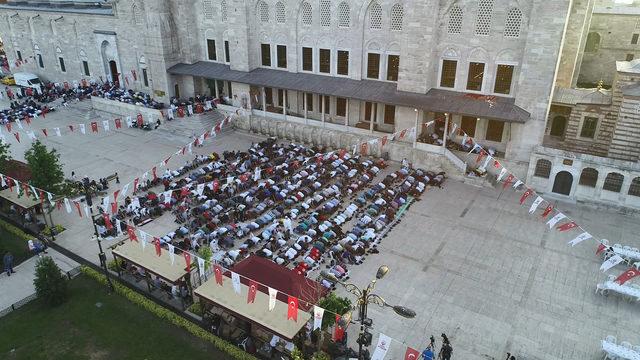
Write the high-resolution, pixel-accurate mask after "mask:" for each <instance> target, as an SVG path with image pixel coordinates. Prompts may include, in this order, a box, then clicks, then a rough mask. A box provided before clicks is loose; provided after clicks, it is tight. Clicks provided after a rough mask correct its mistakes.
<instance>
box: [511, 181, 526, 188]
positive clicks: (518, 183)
mask: <svg viewBox="0 0 640 360" xmlns="http://www.w3.org/2000/svg"><path fill="white" fill-rule="evenodd" d="M522 184H524V183H523V182H522V181H520V180H518V181H516V182H515V184H513V188H514V189H517V188H518V186H520V185H522Z"/></svg>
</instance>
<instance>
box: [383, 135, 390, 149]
mask: <svg viewBox="0 0 640 360" xmlns="http://www.w3.org/2000/svg"><path fill="white" fill-rule="evenodd" d="M387 141H389V138H388V137H387V135H385V136H383V137H382V146H383V147H384V146H385V145H387Z"/></svg>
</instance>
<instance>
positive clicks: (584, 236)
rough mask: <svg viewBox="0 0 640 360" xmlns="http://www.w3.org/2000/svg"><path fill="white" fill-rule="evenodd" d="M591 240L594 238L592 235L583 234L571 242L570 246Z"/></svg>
mask: <svg viewBox="0 0 640 360" xmlns="http://www.w3.org/2000/svg"><path fill="white" fill-rule="evenodd" d="M591 238H592V236H591V234H589V233H588V232H583V233H582V234H580V235H578V236H576V238H575V239H573V240H571V241H569V244H571V246H576V245H578V244H579V243H581V242H583V241H585V240H587V239H591Z"/></svg>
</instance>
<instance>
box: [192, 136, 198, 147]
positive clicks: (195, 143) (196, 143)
mask: <svg viewBox="0 0 640 360" xmlns="http://www.w3.org/2000/svg"><path fill="white" fill-rule="evenodd" d="M193 145H195V146H198V145H200V137H199V136H198V137H197V138H196V139H195V140H194V141H193Z"/></svg>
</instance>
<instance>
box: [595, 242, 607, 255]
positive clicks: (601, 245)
mask: <svg viewBox="0 0 640 360" xmlns="http://www.w3.org/2000/svg"><path fill="white" fill-rule="evenodd" d="M606 248H607V246H606V245H605V244H603V243H600V245H598V249H597V250H596V255H598V254H600V253H601V252H603V251H604V249H606Z"/></svg>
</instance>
